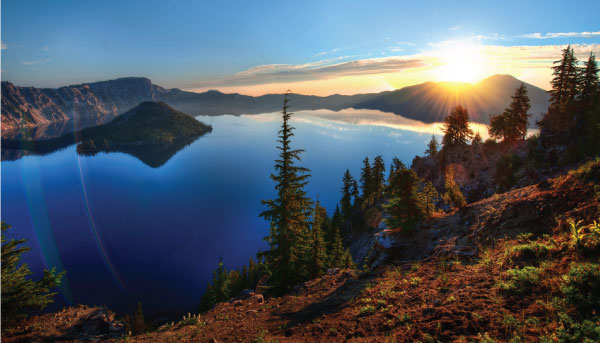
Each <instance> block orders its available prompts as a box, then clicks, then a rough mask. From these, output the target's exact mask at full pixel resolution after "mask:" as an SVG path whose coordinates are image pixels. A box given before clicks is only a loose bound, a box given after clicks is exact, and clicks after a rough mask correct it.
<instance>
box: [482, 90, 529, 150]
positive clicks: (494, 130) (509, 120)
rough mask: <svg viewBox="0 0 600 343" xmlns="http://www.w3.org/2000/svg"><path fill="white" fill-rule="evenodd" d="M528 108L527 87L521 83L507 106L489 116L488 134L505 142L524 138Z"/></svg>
mask: <svg viewBox="0 0 600 343" xmlns="http://www.w3.org/2000/svg"><path fill="white" fill-rule="evenodd" d="M530 108H531V105H530V104H529V96H527V89H526V88H525V84H524V83H522V84H521V86H520V87H519V88H517V90H516V91H515V94H514V95H513V96H512V102H511V103H510V105H509V107H508V108H507V109H505V110H504V112H503V113H502V114H500V115H496V116H490V127H489V128H488V132H489V134H490V136H491V137H493V138H494V139H502V140H503V141H505V142H515V141H517V140H522V139H525V136H526V135H527V124H528V120H529V114H528V113H527V111H529V109H530Z"/></svg>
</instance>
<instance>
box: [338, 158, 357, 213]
mask: <svg viewBox="0 0 600 343" xmlns="http://www.w3.org/2000/svg"><path fill="white" fill-rule="evenodd" d="M342 183H343V185H342V199H341V200H340V205H341V210H342V217H343V218H344V221H347V220H348V219H350V216H351V211H352V191H353V189H352V188H353V187H354V183H355V181H354V178H353V177H352V175H351V174H350V170H348V169H346V172H345V173H344V177H343V179H342Z"/></svg>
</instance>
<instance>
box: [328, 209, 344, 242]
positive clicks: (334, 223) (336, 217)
mask: <svg viewBox="0 0 600 343" xmlns="http://www.w3.org/2000/svg"><path fill="white" fill-rule="evenodd" d="M342 224H343V219H342V212H341V211H340V206H339V205H336V206H335V211H333V216H331V221H330V223H329V225H328V227H327V231H325V244H326V245H327V248H328V250H329V251H331V250H332V249H333V243H334V241H335V231H336V230H337V229H339V228H340V227H341V226H342Z"/></svg>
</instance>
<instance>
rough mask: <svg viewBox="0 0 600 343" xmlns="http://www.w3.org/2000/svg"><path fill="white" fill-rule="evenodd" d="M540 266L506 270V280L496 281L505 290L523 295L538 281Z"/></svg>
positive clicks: (537, 283)
mask: <svg viewBox="0 0 600 343" xmlns="http://www.w3.org/2000/svg"><path fill="white" fill-rule="evenodd" d="M540 274H541V271H540V268H537V267H532V266H526V267H523V268H521V269H518V268H515V269H509V270H507V271H506V276H507V280H506V281H502V282H499V283H498V288H500V289H501V290H503V291H505V292H509V293H514V294H519V295H523V294H526V293H528V292H531V291H532V290H533V289H534V288H535V287H536V286H537V285H539V283H540Z"/></svg>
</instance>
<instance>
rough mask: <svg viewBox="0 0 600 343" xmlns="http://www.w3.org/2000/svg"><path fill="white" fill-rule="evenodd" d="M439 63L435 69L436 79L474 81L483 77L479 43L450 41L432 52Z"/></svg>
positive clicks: (482, 61)
mask: <svg viewBox="0 0 600 343" xmlns="http://www.w3.org/2000/svg"><path fill="white" fill-rule="evenodd" d="M434 55H435V56H436V57H437V58H438V62H439V63H440V65H439V67H438V68H437V69H436V70H435V74H436V75H437V78H438V81H453V82H469V83H475V82H477V81H479V80H480V79H481V78H483V69H484V65H485V64H484V62H485V61H484V60H485V59H484V55H483V52H482V47H481V46H480V45H477V44H474V43H471V42H467V41H451V42H447V43H445V44H443V45H442V46H440V47H439V49H438V50H436V51H435V52H434Z"/></svg>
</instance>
